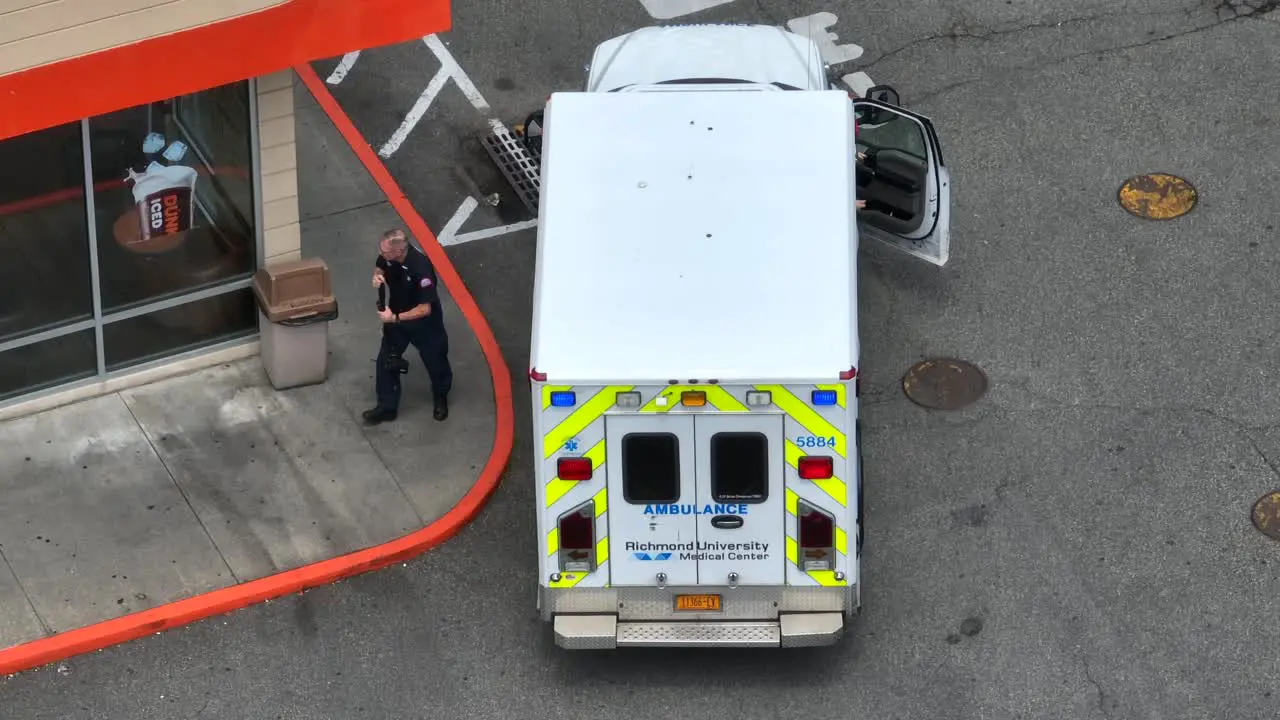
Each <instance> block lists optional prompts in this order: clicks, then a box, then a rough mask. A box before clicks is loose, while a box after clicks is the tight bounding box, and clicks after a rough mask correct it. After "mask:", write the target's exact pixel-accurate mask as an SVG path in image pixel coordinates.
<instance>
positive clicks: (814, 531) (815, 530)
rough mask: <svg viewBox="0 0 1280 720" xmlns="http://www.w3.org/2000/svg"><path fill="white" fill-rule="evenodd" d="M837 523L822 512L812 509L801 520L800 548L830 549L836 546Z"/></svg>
mask: <svg viewBox="0 0 1280 720" xmlns="http://www.w3.org/2000/svg"><path fill="white" fill-rule="evenodd" d="M835 535H836V529H835V523H834V522H832V521H831V516H829V515H827V514H826V513H823V512H822V511H821V510H813V509H811V510H810V511H809V512H807V513H805V514H804V515H803V516H801V518H800V547H801V548H819V549H821V548H829V547H831V546H832V545H835Z"/></svg>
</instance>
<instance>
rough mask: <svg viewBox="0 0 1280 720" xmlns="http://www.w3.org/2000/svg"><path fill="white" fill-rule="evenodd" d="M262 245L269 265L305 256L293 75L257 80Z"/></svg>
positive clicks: (287, 71) (290, 73) (274, 75)
mask: <svg viewBox="0 0 1280 720" xmlns="http://www.w3.org/2000/svg"><path fill="white" fill-rule="evenodd" d="M258 143H259V151H260V158H261V175H260V177H261V180H260V182H261V187H262V242H263V246H264V248H263V255H265V256H266V263H267V264H271V263H276V262H289V261H292V260H297V259H299V258H300V257H301V256H302V233H301V227H300V226H299V224H298V151H297V144H296V140H295V130H294V117H293V71H292V70H283V71H281V72H277V73H273V74H271V75H266V76H263V77H260V78H258Z"/></svg>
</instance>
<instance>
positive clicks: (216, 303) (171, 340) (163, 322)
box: [102, 288, 258, 371]
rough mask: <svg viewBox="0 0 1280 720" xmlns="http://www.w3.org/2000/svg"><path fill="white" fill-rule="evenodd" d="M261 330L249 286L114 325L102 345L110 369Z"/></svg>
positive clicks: (105, 334)
mask: <svg viewBox="0 0 1280 720" xmlns="http://www.w3.org/2000/svg"><path fill="white" fill-rule="evenodd" d="M257 329H258V306H257V301H256V300H254V297H253V291H252V290H250V289H248V288H246V289H243V290H236V291H234V292H230V293H223V294H221V295H214V296H213V297H210V298H205V299H203V300H196V301H194V302H190V303H186V304H183V305H178V306H175V307H170V308H165V309H164V310H157V311H155V312H151V313H148V314H146V315H139V316H137V317H131V318H127V319H125V320H118V321H116V322H113V323H111V324H109V325H107V326H106V327H105V328H103V329H102V346H103V348H104V349H105V351H106V363H107V370H109V371H110V370H119V369H121V368H124V367H127V366H129V365H136V364H138V363H144V362H148V361H151V360H157V359H160V358H163V357H164V356H166V355H175V354H177V353H180V352H184V351H186V350H195V349H197V348H199V347H200V346H202V345H208V344H210V343H213V342H218V341H220V340H230V339H233V338H236V337H242V336H245V335H248V334H250V333H252V332H254V331H256V330H257Z"/></svg>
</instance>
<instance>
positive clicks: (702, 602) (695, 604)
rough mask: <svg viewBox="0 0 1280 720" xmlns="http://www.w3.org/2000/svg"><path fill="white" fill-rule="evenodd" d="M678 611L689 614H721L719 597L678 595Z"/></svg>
mask: <svg viewBox="0 0 1280 720" xmlns="http://www.w3.org/2000/svg"><path fill="white" fill-rule="evenodd" d="M676 610H686V611H689V612H719V611H720V596H719V595H677V596H676Z"/></svg>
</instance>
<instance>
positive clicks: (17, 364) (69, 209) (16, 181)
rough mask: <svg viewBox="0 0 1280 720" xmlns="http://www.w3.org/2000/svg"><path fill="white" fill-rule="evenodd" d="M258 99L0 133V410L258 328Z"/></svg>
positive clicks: (213, 98)
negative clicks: (1, 405)
mask: <svg viewBox="0 0 1280 720" xmlns="http://www.w3.org/2000/svg"><path fill="white" fill-rule="evenodd" d="M251 99H252V93H251V91H250V83H248V82H239V83H233V84H230V85H225V86H222V87H217V88H213V89H210V90H205V91H203V92H199V93H195V94H193V95H186V96H183V97H179V98H174V99H171V100H166V101H163V102H156V103H151V104H149V105H143V106H140V107H133V108H128V109H125V110H120V111H118V112H113V113H110V114H108V115H103V116H100V117H94V118H90V119H89V120H87V121H85V122H76V123H71V124H68V125H64V126H60V127H56V128H51V129H48V130H43V131H40V132H35V133H31V134H29V135H23V136H19V137H16V138H11V139H7V140H0V168H4V171H3V172H2V173H0V252H3V253H4V255H3V259H0V401H6V400H9V399H12V398H15V397H18V396H20V395H24V394H27V393H30V392H34V391H37V390H40V389H43V388H48V387H52V386H56V385H60V384H62V383H66V382H70V381H73V380H78V379H83V378H90V377H94V376H98V377H102V376H104V375H106V374H108V373H111V372H113V371H116V370H120V369H124V368H127V367H129V366H132V365H136V364H139V363H144V362H148V361H151V360H158V359H162V358H164V357H167V356H172V355H175V354H178V353H181V352H184V351H187V350H195V349H198V348H200V347H203V346H208V345H211V344H214V343H217V342H220V341H224V340H230V339H233V338H238V337H244V336H248V335H251V334H252V333H253V332H254V331H256V329H257V308H256V304H255V302H254V299H253V295H252V291H251V290H250V289H249V287H248V285H249V279H250V278H251V276H252V274H253V272H254V270H256V269H257V255H258V246H257V228H256V226H255V208H254V202H255V199H254V187H253V183H254V181H255V171H256V170H255V168H254V167H253V144H254V142H256V134H255V133H254V128H253V126H252V125H253V124H252V122H251V119H250V118H251V117H252V115H251ZM86 146H87V147H88V149H89V157H87V158H86V157H85V147H86ZM87 184H91V188H92V192H91V199H92V202H90V198H88V197H86V194H85V193H86V185H87ZM95 273H96V274H95ZM98 342H101V346H99V345H98V344H97V343H98Z"/></svg>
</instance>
